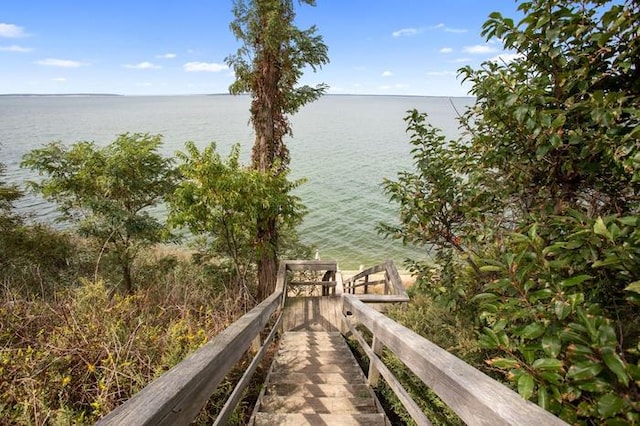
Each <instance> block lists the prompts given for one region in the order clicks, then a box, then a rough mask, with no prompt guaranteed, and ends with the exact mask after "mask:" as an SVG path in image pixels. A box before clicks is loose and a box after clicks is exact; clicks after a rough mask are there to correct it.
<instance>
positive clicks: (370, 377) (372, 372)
mask: <svg viewBox="0 0 640 426" xmlns="http://www.w3.org/2000/svg"><path fill="white" fill-rule="evenodd" d="M383 348H384V345H383V344H382V342H381V341H380V339H378V338H377V337H376V336H375V335H374V336H373V340H372V341H371V350H373V353H374V354H375V355H376V356H377V357H380V356H381V355H382V349H383ZM379 379H380V371H379V370H378V369H377V368H376V362H375V361H374V360H373V359H369V373H368V374H367V381H368V382H369V385H370V386H372V387H374V388H375V387H376V386H378V380H379Z"/></svg>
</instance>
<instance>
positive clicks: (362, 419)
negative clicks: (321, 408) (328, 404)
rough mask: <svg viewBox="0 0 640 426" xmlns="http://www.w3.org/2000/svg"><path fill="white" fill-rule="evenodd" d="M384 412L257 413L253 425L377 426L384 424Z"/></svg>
mask: <svg viewBox="0 0 640 426" xmlns="http://www.w3.org/2000/svg"><path fill="white" fill-rule="evenodd" d="M385 424H386V422H385V417H384V414H381V413H375V414H370V413H368V414H314V413H292V414H285V413H257V414H256V416H255V423H254V425H255V426H263V425H268V426H272V425H280V426H298V425H314V426H315V425H340V426H358V425H365V426H377V425H385Z"/></svg>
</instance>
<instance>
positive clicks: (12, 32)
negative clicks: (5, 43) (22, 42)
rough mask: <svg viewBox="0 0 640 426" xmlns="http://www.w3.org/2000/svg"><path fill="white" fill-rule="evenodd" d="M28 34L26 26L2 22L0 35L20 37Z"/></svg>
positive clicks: (0, 23)
mask: <svg viewBox="0 0 640 426" xmlns="http://www.w3.org/2000/svg"><path fill="white" fill-rule="evenodd" d="M26 36H27V34H26V33H25V32H24V28H22V27H19V26H17V25H13V24H5V23H3V22H0V37H6V38H19V37H26Z"/></svg>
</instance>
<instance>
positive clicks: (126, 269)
mask: <svg viewBox="0 0 640 426" xmlns="http://www.w3.org/2000/svg"><path fill="white" fill-rule="evenodd" d="M122 279H123V282H124V289H125V290H126V291H127V294H133V278H132V277H131V263H129V260H123V262H122Z"/></svg>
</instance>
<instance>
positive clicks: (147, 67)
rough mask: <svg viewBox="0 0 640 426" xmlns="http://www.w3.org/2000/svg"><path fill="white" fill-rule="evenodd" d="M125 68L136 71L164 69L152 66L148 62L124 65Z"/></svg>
mask: <svg viewBox="0 0 640 426" xmlns="http://www.w3.org/2000/svg"><path fill="white" fill-rule="evenodd" d="M123 67H125V68H130V69H134V70H157V69H159V68H162V67H161V66H160V65H155V64H152V63H151V62H146V61H145V62H140V63H139V64H133V65H131V64H129V65H123Z"/></svg>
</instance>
